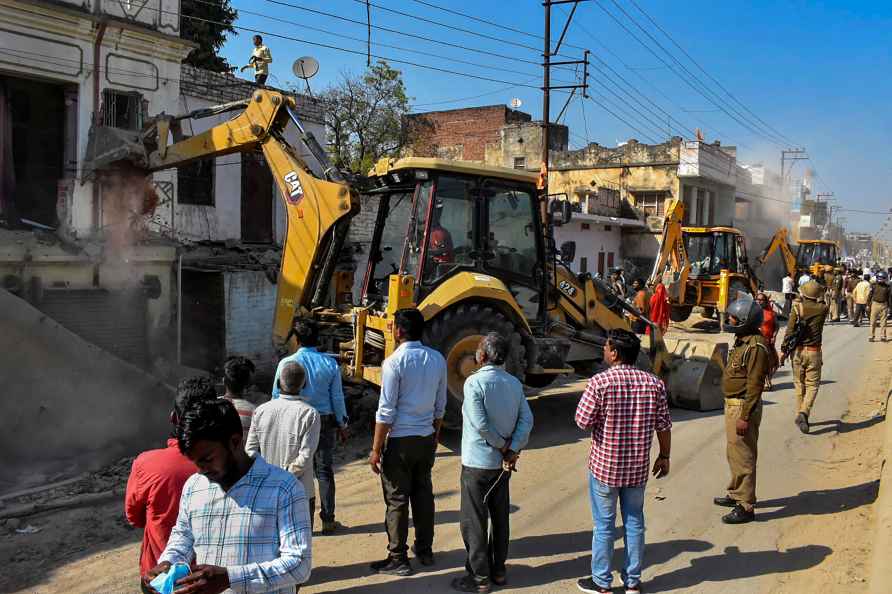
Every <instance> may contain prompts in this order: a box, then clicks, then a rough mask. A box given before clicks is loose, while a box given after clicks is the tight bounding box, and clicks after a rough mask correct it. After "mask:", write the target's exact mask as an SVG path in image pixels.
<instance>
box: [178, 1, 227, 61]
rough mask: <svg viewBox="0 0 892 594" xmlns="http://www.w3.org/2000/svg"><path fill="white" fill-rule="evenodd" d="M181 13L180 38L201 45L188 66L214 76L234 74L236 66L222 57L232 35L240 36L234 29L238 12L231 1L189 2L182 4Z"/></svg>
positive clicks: (192, 55)
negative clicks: (208, 72) (216, 73)
mask: <svg viewBox="0 0 892 594" xmlns="http://www.w3.org/2000/svg"><path fill="white" fill-rule="evenodd" d="M181 12H182V19H181V20H180V22H181V31H180V35H181V36H182V37H183V38H184V39H188V40H189V41H194V42H195V43H197V44H198V47H197V48H195V49H194V50H192V51H191V52H189V55H188V56H186V59H185V60H184V62H185V63H186V64H190V65H192V66H195V67H196V68H203V69H205V70H212V71H214V72H231V71H232V68H233V67H232V65H230V64H229V62H228V61H227V60H226V58H224V57H223V56H221V55H219V53H218V52H219V51H220V48H222V47H223V44H224V43H225V42H226V36H227V35H228V34H230V33H231V34H233V35H238V32H236V30H235V29H234V28H233V26H232V23H234V22H235V19H236V18H237V17H238V11H237V10H235V9H234V8H232V6H230V4H229V0H220V2H219V3H217V2H214V3H211V2H190V1H188V0H187V1H186V2H183V3H182V9H181ZM189 17H194V18H189ZM218 23H219V24H218Z"/></svg>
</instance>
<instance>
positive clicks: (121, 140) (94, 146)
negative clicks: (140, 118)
mask: <svg viewBox="0 0 892 594" xmlns="http://www.w3.org/2000/svg"><path fill="white" fill-rule="evenodd" d="M85 161H86V162H85V168H86V169H87V170H88V171H94V172H97V173H98V172H102V171H105V170H109V169H113V168H116V167H117V166H119V165H120V164H122V163H126V164H128V165H129V166H132V167H136V168H144V167H146V164H147V161H148V157H147V154H146V147H145V145H144V144H143V139H142V136H141V135H140V133H139V132H136V131H133V130H122V129H120V128H112V127H109V126H92V127H91V128H90V136H89V138H88V139H87V154H86V160H85Z"/></svg>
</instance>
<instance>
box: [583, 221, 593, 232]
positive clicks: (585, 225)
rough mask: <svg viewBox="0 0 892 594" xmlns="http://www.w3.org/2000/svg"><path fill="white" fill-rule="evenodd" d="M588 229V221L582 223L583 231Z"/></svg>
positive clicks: (589, 226)
mask: <svg viewBox="0 0 892 594" xmlns="http://www.w3.org/2000/svg"><path fill="white" fill-rule="evenodd" d="M589 229H591V225H589V224H588V223H582V230H583V231H588V230H589Z"/></svg>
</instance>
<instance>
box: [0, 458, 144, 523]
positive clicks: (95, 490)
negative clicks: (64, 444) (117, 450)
mask: <svg viewBox="0 0 892 594" xmlns="http://www.w3.org/2000/svg"><path fill="white" fill-rule="evenodd" d="M132 465H133V457H127V458H121V459H120V460H118V461H117V462H115V463H114V464H110V465H108V466H106V467H104V468H101V469H99V470H97V471H96V472H90V473H84V474H82V475H80V476H77V477H74V478H70V479H66V480H64V481H59V482H55V483H51V484H48V485H43V486H40V487H34V488H31V489H26V490H24V491H18V492H15V493H9V494H7V495H2V496H0V522H2V526H0V527H2V528H5V529H6V531H7V532H10V531H12V530H11V529H10V528H11V525H12V527H13V529H15V528H18V524H19V523H20V521H18V518H22V517H25V516H30V515H32V514H36V513H39V512H44V511H49V510H54V509H66V508H72V507H81V506H84V505H94V504H96V503H102V502H105V501H109V500H112V499H121V498H123V496H124V491H125V489H126V487H127V478H128V477H129V476H130V467H131V466H132Z"/></svg>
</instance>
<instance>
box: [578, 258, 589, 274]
mask: <svg viewBox="0 0 892 594" xmlns="http://www.w3.org/2000/svg"><path fill="white" fill-rule="evenodd" d="M579 272H581V273H582V274H585V273H586V272H588V258H580V259H579Z"/></svg>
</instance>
